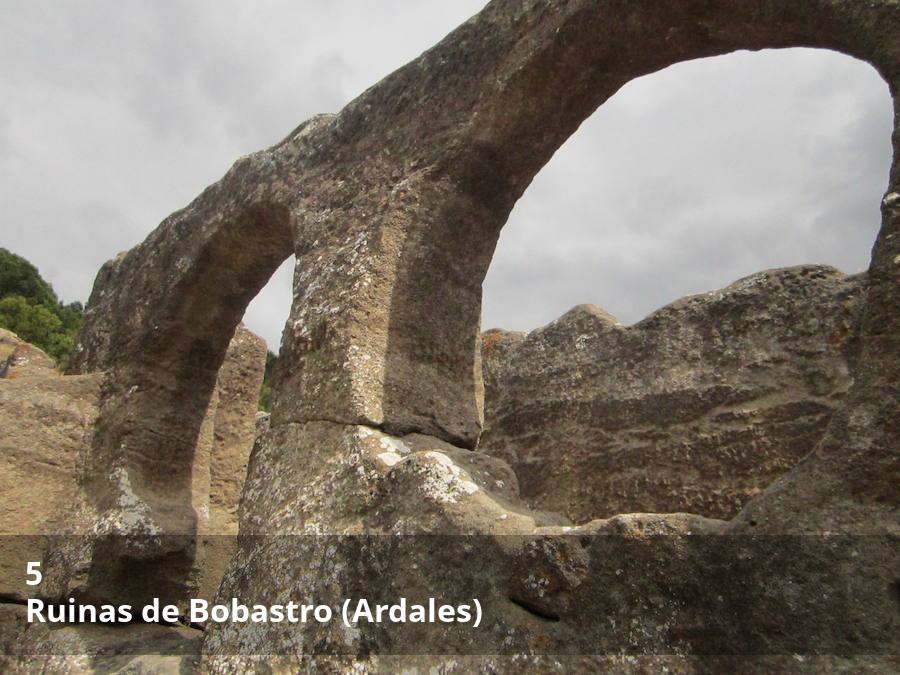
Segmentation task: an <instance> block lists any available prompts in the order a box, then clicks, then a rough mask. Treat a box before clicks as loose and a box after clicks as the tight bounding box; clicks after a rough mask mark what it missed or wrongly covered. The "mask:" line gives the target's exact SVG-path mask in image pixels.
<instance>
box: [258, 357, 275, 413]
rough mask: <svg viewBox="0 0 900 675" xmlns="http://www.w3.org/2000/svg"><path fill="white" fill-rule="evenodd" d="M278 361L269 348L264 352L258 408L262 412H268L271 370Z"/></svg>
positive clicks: (270, 393)
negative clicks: (264, 368)
mask: <svg viewBox="0 0 900 675" xmlns="http://www.w3.org/2000/svg"><path fill="white" fill-rule="evenodd" d="M277 362H278V356H277V355H276V354H275V353H274V352H272V351H271V350H269V351H268V352H266V370H265V374H264V375H263V383H262V388H261V389H260V391H259V409H260V410H262V411H263V412H269V405H270V403H271V400H270V399H271V396H272V386H271V381H272V371H273V370H275V364H276V363H277Z"/></svg>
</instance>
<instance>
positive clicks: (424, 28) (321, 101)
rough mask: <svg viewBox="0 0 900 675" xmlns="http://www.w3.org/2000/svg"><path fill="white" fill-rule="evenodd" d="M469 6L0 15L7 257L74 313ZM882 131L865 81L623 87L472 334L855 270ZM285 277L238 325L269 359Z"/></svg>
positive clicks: (556, 175) (526, 227)
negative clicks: (260, 340) (299, 129)
mask: <svg viewBox="0 0 900 675" xmlns="http://www.w3.org/2000/svg"><path fill="white" fill-rule="evenodd" d="M483 4H484V3H483V1H482V0H453V2H447V1H446V0H379V1H378V2H371V1H366V0H332V1H328V0H293V1H290V2H288V1H284V2H280V1H277V0H272V1H264V2H263V1H259V0H255V1H254V2H232V1H230V2H224V1H222V0H216V1H214V2H213V1H209V2H200V1H190V2H188V1H181V2H177V3H176V2H134V1H128V2H114V1H113V0H107V1H106V2H86V1H72V2H66V3H39V2H34V1H33V0H27V1H21V0H3V2H2V4H0V64H2V67H0V205H2V211H0V246H3V247H6V248H9V249H11V250H12V251H14V252H16V253H19V254H20V255H24V256H25V257H27V258H28V259H30V260H31V261H32V262H34V263H35V264H36V265H37V266H38V267H39V268H40V271H41V272H42V274H43V275H44V276H45V277H46V278H47V279H49V280H50V281H51V282H52V283H53V285H54V287H55V288H56V290H57V292H58V293H59V294H60V296H61V297H62V298H63V299H65V300H67V301H71V300H86V299H87V296H88V294H89V293H90V288H91V285H92V282H93V278H94V275H95V274H96V271H97V269H98V268H99V267H100V265H101V264H102V263H103V262H104V261H105V260H107V259H109V258H111V257H113V256H114V255H115V254H116V253H117V252H119V251H121V250H124V249H127V248H130V247H131V246H133V245H135V244H137V243H139V242H140V241H141V240H142V239H143V238H144V237H145V236H146V235H147V233H149V232H150V231H151V230H152V229H153V228H154V227H156V225H157V224H158V223H159V222H160V221H161V220H162V219H163V218H164V217H165V216H166V215H168V214H169V213H171V212H172V211H174V210H176V209H178V208H180V207H182V206H184V205H185V204H187V203H188V202H189V201H190V200H191V199H192V198H193V197H195V196H196V195H197V194H198V193H199V192H200V191H201V190H202V189H203V188H204V187H205V186H206V185H208V184H210V183H213V182H215V181H216V180H218V179H219V178H220V177H221V176H222V174H223V173H224V172H225V171H226V170H227V169H228V167H229V166H230V165H231V163H232V162H233V161H234V160H235V159H236V158H237V157H238V156H239V155H242V154H245V153H248V152H252V151H254V150H257V149H260V148H263V147H265V146H268V145H270V144H272V143H274V142H276V141H277V140H279V139H280V138H282V137H283V136H284V135H285V134H286V133H287V132H289V131H290V130H291V129H293V128H294V127H296V126H297V124H298V123H299V122H300V121H302V120H303V119H305V118H307V117H309V116H311V115H313V114H315V113H319V112H336V111H338V110H339V109H340V108H341V107H342V106H343V105H344V104H345V103H347V102H348V101H349V100H351V99H352V98H353V97H354V96H356V95H357V94H359V93H360V92H362V91H363V90H364V89H365V88H367V87H368V86H370V85H371V84H373V83H375V82H376V81H377V80H379V79H380V78H382V77H383V76H385V75H387V74H388V73H389V72H391V71H392V70H394V69H395V68H397V67H399V66H401V65H403V64H404V63H405V62H407V61H409V60H410V59H412V58H415V57H416V56H417V55H418V54H419V53H421V52H422V51H423V50H424V49H427V48H428V47H429V46H431V45H432V44H433V43H434V42H436V41H437V40H439V39H440V38H441V37H443V36H444V35H445V34H446V33H448V32H449V31H450V30H452V29H453V28H454V27H455V26H456V25H458V24H459V23H461V22H462V21H464V20H465V19H466V18H468V17H469V16H470V15H472V14H474V13H475V12H476V11H477V10H478V9H479V8H480V7H481V6H482V5H483ZM891 120H892V112H891V107H890V98H889V95H888V91H887V86H886V85H885V84H884V82H883V81H882V80H881V79H880V78H879V77H878V75H877V74H876V72H875V71H874V70H873V69H872V68H871V67H870V66H868V65H866V64H864V63H861V62H858V61H854V60H853V59H851V58H849V57H846V56H842V55H839V54H834V53H831V52H824V51H812V50H783V51H773V52H761V53H756V54H749V53H743V52H742V53H737V54H732V55H729V56H725V57H719V58H715V59H705V60H701V61H695V62H690V63H684V64H679V65H677V66H674V67H672V68H669V69H667V70H665V71H662V72H660V73H657V74H654V75H651V76H648V77H645V78H642V79H640V80H637V81H635V82H632V83H630V84H629V85H627V86H626V87H624V88H623V89H622V90H621V91H620V92H619V93H618V94H617V95H616V96H615V97H613V98H612V99H611V100H610V101H609V102H608V103H607V104H606V105H604V106H603V107H602V108H601V109H600V110H598V111H597V113H595V114H594V116H593V117H591V118H590V119H589V120H588V121H587V122H585V124H584V125H583V126H582V128H581V129H580V130H579V131H578V133H576V134H575V135H574V136H573V137H572V138H571V139H570V140H569V142H568V143H567V144H566V145H565V146H564V147H563V148H562V149H561V150H560V151H559V152H558V153H557V155H556V156H555V157H554V158H553V160H552V161H551V162H550V164H548V165H547V166H546V167H545V168H544V170H543V171H542V172H541V173H540V174H539V175H538V176H537V178H536V179H535V181H534V183H533V184H532V186H531V187H530V188H529V190H528V191H527V193H526V194H525V196H524V197H523V198H522V200H521V201H520V203H519V204H518V205H517V206H516V208H515V210H514V212H513V215H512V217H511V218H510V221H509V223H508V224H507V226H506V228H505V229H504V231H503V234H502V236H501V238H500V243H499V245H498V247H497V254H496V256H495V258H494V262H493V264H492V266H491V269H490V271H489V273H488V278H487V279H486V281H485V302H484V321H483V325H484V327H485V328H488V327H494V326H499V327H504V328H509V329H520V330H521V329H530V328H535V327H537V326H540V325H542V324H544V323H547V322H549V321H551V320H553V319H554V318H556V317H557V316H559V315H560V314H562V313H563V312H565V311H566V310H567V309H569V308H570V307H571V306H573V305H575V304H579V303H584V302H590V303H593V304H596V305H600V306H601V307H603V308H605V309H607V310H608V311H610V312H612V313H613V314H615V315H616V316H617V317H619V319H620V320H621V321H622V322H623V323H632V322H634V321H637V320H639V319H641V318H642V317H644V316H645V315H647V314H648V313H649V312H652V311H653V310H654V309H657V308H658V307H660V306H662V305H664V304H666V303H668V302H670V301H672V300H674V299H676V298H678V297H681V296H683V295H686V294H691V293H698V292H703V291H706V290H711V289H713V288H719V287H722V286H724V285H727V284H728V283H730V282H731V281H734V280H735V279H737V278H739V277H741V276H745V275H747V274H750V273H753V272H755V271H759V270H762V269H766V268H771V267H779V266H785V265H794V264H799V263H804V262H819V263H828V264H832V265H835V266H837V267H840V268H841V269H843V270H845V271H848V272H856V271H860V270H862V269H864V268H865V267H866V265H867V263H868V259H869V253H870V250H871V247H872V243H873V242H874V239H875V233H876V231H877V229H878V221H879V214H878V204H879V201H880V198H881V195H882V193H883V191H884V189H885V187H886V185H887V173H888V168H889V165H890V143H889V139H890V131H891ZM289 267H290V265H289V264H288V265H285V266H284V267H283V268H282V269H281V270H279V272H278V273H277V274H276V275H275V277H273V280H272V282H271V283H270V284H269V286H268V287H267V288H266V289H265V290H264V291H263V293H261V294H260V296H259V297H258V298H257V299H256V300H255V301H254V303H253V305H251V308H250V309H249V310H248V313H247V316H246V322H247V323H248V325H249V326H250V327H251V328H252V329H253V330H255V331H257V332H259V333H260V334H262V335H263V336H264V337H265V338H266V340H267V341H268V342H269V345H270V347H273V348H275V347H276V346H277V344H278V341H279V336H280V333H281V328H282V326H283V324H284V320H285V318H286V316H287V312H288V309H289V305H290V269H289Z"/></svg>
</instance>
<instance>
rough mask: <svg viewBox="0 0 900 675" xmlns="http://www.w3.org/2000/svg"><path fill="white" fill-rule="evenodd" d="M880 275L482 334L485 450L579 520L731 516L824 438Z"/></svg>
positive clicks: (809, 272) (594, 313)
mask: <svg viewBox="0 0 900 675" xmlns="http://www.w3.org/2000/svg"><path fill="white" fill-rule="evenodd" d="M864 292H865V276H864V275H860V276H850V277H847V276H845V275H843V274H841V273H840V272H839V271H837V270H835V269H833V268H828V267H817V266H803V267H796V268H789V269H783V270H773V271H769V272H762V273H759V274H755V275H753V276H750V277H747V278H745V279H741V280H740V281H737V282H735V283H734V284H732V285H731V286H729V287H728V288H725V289H722V290H720V291H713V292H711V293H706V294H703V295H698V296H693V297H689V298H684V299H682V300H679V301H677V302H675V303H673V304H671V305H669V306H667V307H664V308H662V309H660V310H658V311H657V312H654V313H653V314H652V315H650V316H649V317H647V318H646V319H644V320H643V321H641V322H639V323H637V324H635V325H634V326H622V325H619V324H618V323H617V322H616V321H615V319H614V318H613V317H611V316H610V315H608V314H606V313H605V312H603V311H602V310H600V309H598V308H596V307H592V306H589V305H582V306H579V307H576V308H574V309H573V310H571V311H570V312H568V313H567V314H565V315H564V316H562V317H561V318H559V319H557V320H556V321H554V322H553V323H551V324H549V325H548V326H545V327H544V328H540V329H538V330H535V331H533V332H531V333H529V334H522V333H504V332H501V331H491V332H488V333H485V334H484V335H483V336H482V364H483V368H484V382H485V431H484V434H483V436H482V438H481V442H480V445H479V450H480V451H481V452H485V453H487V454H490V455H494V456H497V457H500V458H502V459H504V460H506V461H507V462H509V464H510V465H511V466H512V467H513V468H514V469H515V471H516V475H517V476H518V477H519V483H520V486H521V489H522V495H523V497H524V498H525V499H526V500H527V501H528V502H529V503H530V504H532V505H534V506H536V507H539V508H543V509H548V510H552V511H559V512H561V513H565V514H566V515H568V516H569V517H570V518H571V519H572V520H574V521H576V522H584V521H586V520H590V519H591V518H598V517H608V516H611V515H613V514H616V513H629V512H635V511H651V512H679V511H682V512H688V513H698V514H703V515H706V516H709V517H713V518H725V519H727V518H731V517H733V516H734V515H736V514H737V512H738V511H740V509H741V507H742V506H743V505H744V504H746V503H747V502H748V501H749V500H750V499H751V498H753V497H755V496H756V495H758V494H759V493H760V492H762V490H763V489H764V488H766V487H767V486H768V485H769V484H770V483H772V482H773V481H774V480H775V479H776V478H778V477H780V476H781V475H782V474H784V473H786V472H787V470H788V469H790V468H792V467H793V466H794V465H796V464H797V463H798V462H799V461H800V460H801V459H802V458H803V457H804V456H806V455H807V454H808V453H809V452H810V451H812V450H813V448H814V447H815V446H816V444H817V443H818V442H819V441H820V440H821V438H822V436H823V435H824V434H825V431H826V429H827V427H828V423H829V422H830V420H831V417H832V415H833V413H834V411H835V409H836V408H837V407H838V406H839V405H840V404H841V402H842V400H843V398H844V396H845V395H846V393H847V391H848V390H849V388H850V386H851V384H852V383H853V377H852V375H851V371H852V361H853V359H854V358H855V349H856V337H857V332H858V315H859V309H860V305H861V302H862V299H863V295H864Z"/></svg>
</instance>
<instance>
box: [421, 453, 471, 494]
mask: <svg viewBox="0 0 900 675" xmlns="http://www.w3.org/2000/svg"><path fill="white" fill-rule="evenodd" d="M423 457H425V458H427V459H430V460H432V462H431V463H429V464H428V465H427V466H426V467H425V471H424V476H423V477H424V479H425V481H424V485H423V486H422V487H423V490H424V491H425V493H426V494H427V495H429V496H430V497H433V498H434V499H436V500H437V501H439V502H442V503H444V504H453V503H456V501H457V499H458V498H459V497H460V496H461V495H464V494H466V495H471V494H475V493H476V492H478V486H477V485H475V483H473V482H472V481H471V480H469V477H468V475H467V474H464V473H463V471H462V469H460V468H459V467H458V466H457V465H456V464H454V462H453V460H452V459H450V458H449V457H448V456H447V455H445V454H444V453H443V452H438V451H436V450H429V451H428V452H425V453H424V455H423Z"/></svg>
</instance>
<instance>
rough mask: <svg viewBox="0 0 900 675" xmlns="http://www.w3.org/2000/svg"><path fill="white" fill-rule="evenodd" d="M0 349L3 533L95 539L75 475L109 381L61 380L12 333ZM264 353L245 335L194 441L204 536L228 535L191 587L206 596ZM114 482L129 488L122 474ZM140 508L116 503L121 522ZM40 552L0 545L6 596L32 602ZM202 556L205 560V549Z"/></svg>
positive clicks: (33, 540) (225, 549) (232, 502)
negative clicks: (28, 582) (5, 364)
mask: <svg viewBox="0 0 900 675" xmlns="http://www.w3.org/2000/svg"><path fill="white" fill-rule="evenodd" d="M0 345H3V346H10V349H9V353H8V354H7V358H8V359H9V362H10V363H11V364H14V365H13V366H12V368H11V373H12V377H6V378H0V418H2V419H0V426H2V428H3V429H4V433H3V435H2V437H0V492H2V493H3V494H4V499H3V500H2V501H0V534H3V535H60V534H77V533H80V534H89V533H93V532H94V531H95V527H96V526H97V525H98V523H97V522H95V521H96V518H97V516H96V514H95V513H93V512H92V511H91V510H90V508H89V504H88V503H87V500H86V499H85V497H84V493H83V490H82V489H81V488H80V486H79V485H78V474H79V471H80V469H81V467H82V465H83V461H84V457H85V455H86V454H87V452H88V449H89V448H90V446H91V443H92V439H93V435H94V428H95V424H96V422H97V416H98V409H99V403H100V392H101V388H102V385H103V382H104V376H103V374H102V373H96V374H91V375H67V376H62V375H61V374H60V373H59V372H58V371H56V370H55V367H54V368H53V369H50V368H46V367H45V364H46V363H47V361H45V360H43V359H42V358H41V355H42V354H43V352H40V350H38V349H37V348H35V347H33V346H32V345H30V344H28V343H25V342H23V341H21V340H19V339H18V338H16V337H15V336H14V335H13V334H11V333H6V334H3V335H0ZM265 354H266V348H265V343H264V342H263V341H262V339H261V338H259V337H257V336H256V335H254V334H253V333H251V332H250V331H248V330H247V329H246V328H244V327H243V326H240V327H239V328H238V331H237V332H236V334H235V337H234V339H233V340H232V342H231V344H230V346H229V350H228V352H227V355H226V359H225V363H224V364H223V367H222V371H221V373H220V374H219V380H218V386H217V389H216V392H215V395H214V396H213V399H212V401H211V403H210V407H209V409H208V411H207V414H206V416H205V421H204V425H203V432H202V433H201V434H200V435H199V437H198V440H197V449H196V461H195V463H194V465H193V469H194V471H193V474H192V481H191V485H192V504H193V508H194V509H195V511H196V512H197V514H198V516H197V517H198V522H201V523H202V524H203V525H202V527H203V529H202V530H201V534H203V535H204V536H209V535H212V534H219V535H230V537H222V538H221V539H219V540H216V546H212V545H211V544H210V546H209V548H210V551H209V555H204V556H203V557H202V562H201V565H200V569H199V570H198V571H197V574H199V575H200V579H199V580H198V581H196V582H194V583H199V584H200V586H201V591H200V592H201V593H205V594H206V596H207V597H212V596H213V595H214V594H215V590H216V588H217V587H218V584H219V581H220V579H221V577H222V573H223V571H224V568H225V565H226V564H227V561H228V558H229V557H230V553H231V551H232V550H233V543H234V542H233V540H232V539H231V537H233V535H235V534H236V533H237V515H236V514H237V509H238V500H239V496H240V489H241V486H242V485H243V480H244V477H245V476H246V464H247V460H248V458H249V454H250V448H251V446H252V443H253V437H254V429H255V422H256V405H257V400H258V395H259V387H260V384H261V381H262V373H263V368H264V365H265ZM25 355H27V360H26V357H25ZM0 356H2V355H0ZM44 359H49V357H46V356H44ZM116 476H117V477H118V478H117V479H118V480H124V476H123V474H121V472H120V473H118V474H116ZM135 506H136V505H135V504H133V503H131V502H128V501H126V502H124V503H121V504H119V505H118V506H117V509H116V510H117V512H118V514H119V515H118V516H116V517H122V518H126V519H127V518H129V517H131V516H130V515H129V513H127V512H128V511H129V509H131V508H134V507H135ZM110 513H111V512H110V511H108V512H107V515H110ZM44 546H45V540H44V539H43V538H41V537H38V536H28V537H18V538H11V537H7V538H5V539H4V540H3V541H2V542H0V548H2V552H0V594H4V595H6V596H9V597H14V598H24V597H26V596H29V595H32V594H33V592H34V589H31V588H29V587H27V586H25V585H24V581H25V575H24V570H25V563H26V562H27V561H29V560H41V559H42V558H43V554H44ZM200 550H201V554H202V553H203V552H204V551H205V547H202V546H201V549H200Z"/></svg>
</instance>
